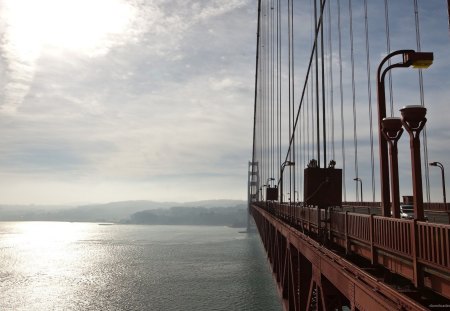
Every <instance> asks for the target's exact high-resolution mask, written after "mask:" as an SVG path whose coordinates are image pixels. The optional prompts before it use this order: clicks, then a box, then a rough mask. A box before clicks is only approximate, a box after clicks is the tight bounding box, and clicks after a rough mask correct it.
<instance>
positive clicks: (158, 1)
mask: <svg viewBox="0 0 450 311" xmlns="http://www.w3.org/2000/svg"><path fill="white" fill-rule="evenodd" d="M381 2H382V1H380V3H381ZM410 2H412V1H410ZM421 2H423V1H421ZM433 2H435V1H433ZM436 2H442V5H441V4H439V7H438V6H437V5H435V6H430V10H435V11H436V12H435V13H436V14H437V15H439V16H440V17H441V19H436V23H435V24H432V23H431V22H432V21H431V20H429V21H428V24H427V22H426V21H425V22H423V24H424V25H425V26H424V27H425V28H427V27H428V28H429V29H430V27H441V28H443V29H440V30H439V31H438V32H436V33H430V34H428V35H427V34H422V36H423V37H424V41H425V43H430V42H431V43H433V42H436V41H438V42H439V44H436V45H437V46H438V48H437V49H438V50H439V51H440V53H438V55H436V56H438V57H437V58H438V59H440V60H439V61H438V62H437V63H438V64H439V65H438V66H435V65H434V66H435V67H437V68H438V69H430V73H428V72H427V74H426V75H427V76H426V79H428V80H427V81H428V85H430V84H433V83H435V84H438V86H436V87H434V88H433V89H432V91H431V94H430V95H429V97H428V99H429V101H430V104H429V106H432V108H430V115H431V116H432V118H433V121H431V117H430V123H431V122H433V123H435V124H437V125H436V126H434V127H433V128H431V129H430V133H433V134H436V135H435V136H434V137H433V138H430V141H431V145H430V152H434V155H436V157H434V156H430V157H433V160H437V161H439V160H440V161H441V162H443V163H444V165H447V164H448V167H449V168H450V161H449V160H447V158H448V155H449V151H450V137H449V135H450V134H449V129H450V126H449V122H447V120H448V118H449V117H450V110H449V98H450V90H449V89H450V88H449V86H450V84H449V81H448V70H449V69H450V62H449V60H448V59H445V58H444V57H446V56H448V55H450V50H449V34H448V30H447V28H446V27H447V26H446V19H445V10H442V9H440V7H441V6H442V8H445V6H444V2H445V1H443V0H442V1H436ZM427 14H428V15H427V16H432V15H433V14H434V13H432V14H430V13H429V12H428V13H427ZM256 17H257V1H256V0H254V1H250V0H227V1H220V0H208V1H206V0H203V1H194V0H192V1H189V0H187V1H178V0H64V1H63V0H39V1H38V0H0V40H1V41H0V88H1V93H0V203H20V204H22V203H26V204H28V203H36V204H42V203H51V204H56V203H58V204H59V203H69V204H70V203H87V202H89V203H93V202H109V201H117V200H136V199H151V200H163V201H190V200H202V199H214V198H227V199H246V192H247V163H248V161H249V160H250V158H251V148H252V127H253V124H252V122H253V92H254V63H255V42H256ZM430 23H431V24H430ZM431 29H432V28H431ZM425 43H424V46H423V49H424V50H426V49H427V47H428V46H425ZM431 43H430V44H429V46H430V45H432V44H431ZM430 48H431V49H433V48H435V46H431V47H430ZM443 51H444V52H443ZM445 51H447V52H448V54H446V55H445ZM380 56H381V55H380ZM378 58H379V57H376V59H378ZM432 70H435V71H434V73H433V71H432ZM299 74H300V73H299ZM433 74H434V76H433ZM429 77H431V78H429ZM430 81H431V82H430ZM433 81H434V82H433ZM428 94H429V93H428ZM435 173H436V174H435ZM432 178H433V179H437V178H438V175H437V171H436V172H434V171H433V176H432ZM433 186H434V187H439V186H440V184H439V183H438V182H436V184H435V185H433Z"/></svg>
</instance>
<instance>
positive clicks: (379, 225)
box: [260, 203, 450, 277]
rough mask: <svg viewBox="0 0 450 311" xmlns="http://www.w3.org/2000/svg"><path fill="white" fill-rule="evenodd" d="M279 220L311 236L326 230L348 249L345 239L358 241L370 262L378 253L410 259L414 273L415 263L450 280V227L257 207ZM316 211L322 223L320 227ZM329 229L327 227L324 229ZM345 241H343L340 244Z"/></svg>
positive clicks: (303, 209) (302, 209)
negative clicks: (285, 221) (429, 268)
mask: <svg viewBox="0 0 450 311" xmlns="http://www.w3.org/2000/svg"><path fill="white" fill-rule="evenodd" d="M260 207H262V208H264V209H266V210H269V211H271V212H272V213H273V214H275V215H277V216H278V217H280V218H282V219H286V220H289V221H291V222H292V224H295V225H302V226H303V228H306V229H307V230H309V231H310V232H312V233H317V232H318V231H317V229H318V228H319V227H321V228H329V230H330V232H331V237H332V238H334V240H335V241H341V242H339V243H340V245H341V246H342V245H345V248H346V250H347V247H348V240H353V241H359V242H360V243H363V244H364V245H366V249H368V250H369V251H370V253H371V254H370V259H372V260H373V258H375V252H377V250H383V251H385V252H388V253H390V254H392V256H401V257H403V258H405V259H409V260H411V262H412V264H413V265H414V271H417V263H420V264H422V265H424V266H428V267H432V268H436V269H439V270H440V271H441V272H444V273H445V274H447V275H448V276H449V277H450V246H449V245H450V225H445V224H435V223H428V222H417V221H415V220H407V219H397V218H389V217H382V216H374V215H366V214H359V213H350V212H341V211H333V210H330V211H325V210H323V209H317V208H315V207H300V206H298V205H297V206H290V207H289V205H288V204H284V205H280V204H276V203H272V204H271V205H266V204H265V203H262V204H260ZM319 210H320V211H321V216H320V219H321V223H320V225H319V217H318V216H319V214H318V213H319ZM327 226H328V227H327ZM344 240H345V242H343V241H344Z"/></svg>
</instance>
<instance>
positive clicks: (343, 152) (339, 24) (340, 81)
mask: <svg viewBox="0 0 450 311" xmlns="http://www.w3.org/2000/svg"><path fill="white" fill-rule="evenodd" d="M337 5H338V33H339V36H338V38H339V93H340V95H341V135H342V147H341V151H342V180H343V182H342V190H343V192H344V193H343V194H344V202H346V201H347V187H346V181H345V171H346V170H345V132H344V130H345V123H344V121H345V119H344V87H343V81H342V33H341V0H337Z"/></svg>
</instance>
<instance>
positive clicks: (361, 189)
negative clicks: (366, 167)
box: [353, 177, 363, 202]
mask: <svg viewBox="0 0 450 311" xmlns="http://www.w3.org/2000/svg"><path fill="white" fill-rule="evenodd" d="M353 180H354V181H356V182H357V183H358V181H359V182H360V183H361V187H360V192H361V202H363V187H362V179H361V178H359V177H356V178H353Z"/></svg>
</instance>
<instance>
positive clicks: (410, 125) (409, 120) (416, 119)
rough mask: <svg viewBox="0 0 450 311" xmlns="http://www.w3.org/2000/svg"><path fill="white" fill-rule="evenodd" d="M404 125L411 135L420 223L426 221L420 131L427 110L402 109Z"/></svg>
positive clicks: (416, 200) (414, 183)
mask: <svg viewBox="0 0 450 311" xmlns="http://www.w3.org/2000/svg"><path fill="white" fill-rule="evenodd" d="M400 112H401V114H402V119H401V120H402V123H403V126H404V127H405V129H406V131H407V132H408V134H409V137H410V140H409V142H410V143H409V145H410V149H411V166H412V182H413V195H414V202H413V204H414V216H415V219H417V220H419V221H423V220H424V218H425V217H424V216H425V215H424V213H423V189H422V167H421V163H420V131H421V130H422V129H423V127H424V126H425V123H426V122H427V118H425V115H426V114H427V108H425V107H422V106H406V107H403V108H402V109H400Z"/></svg>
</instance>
